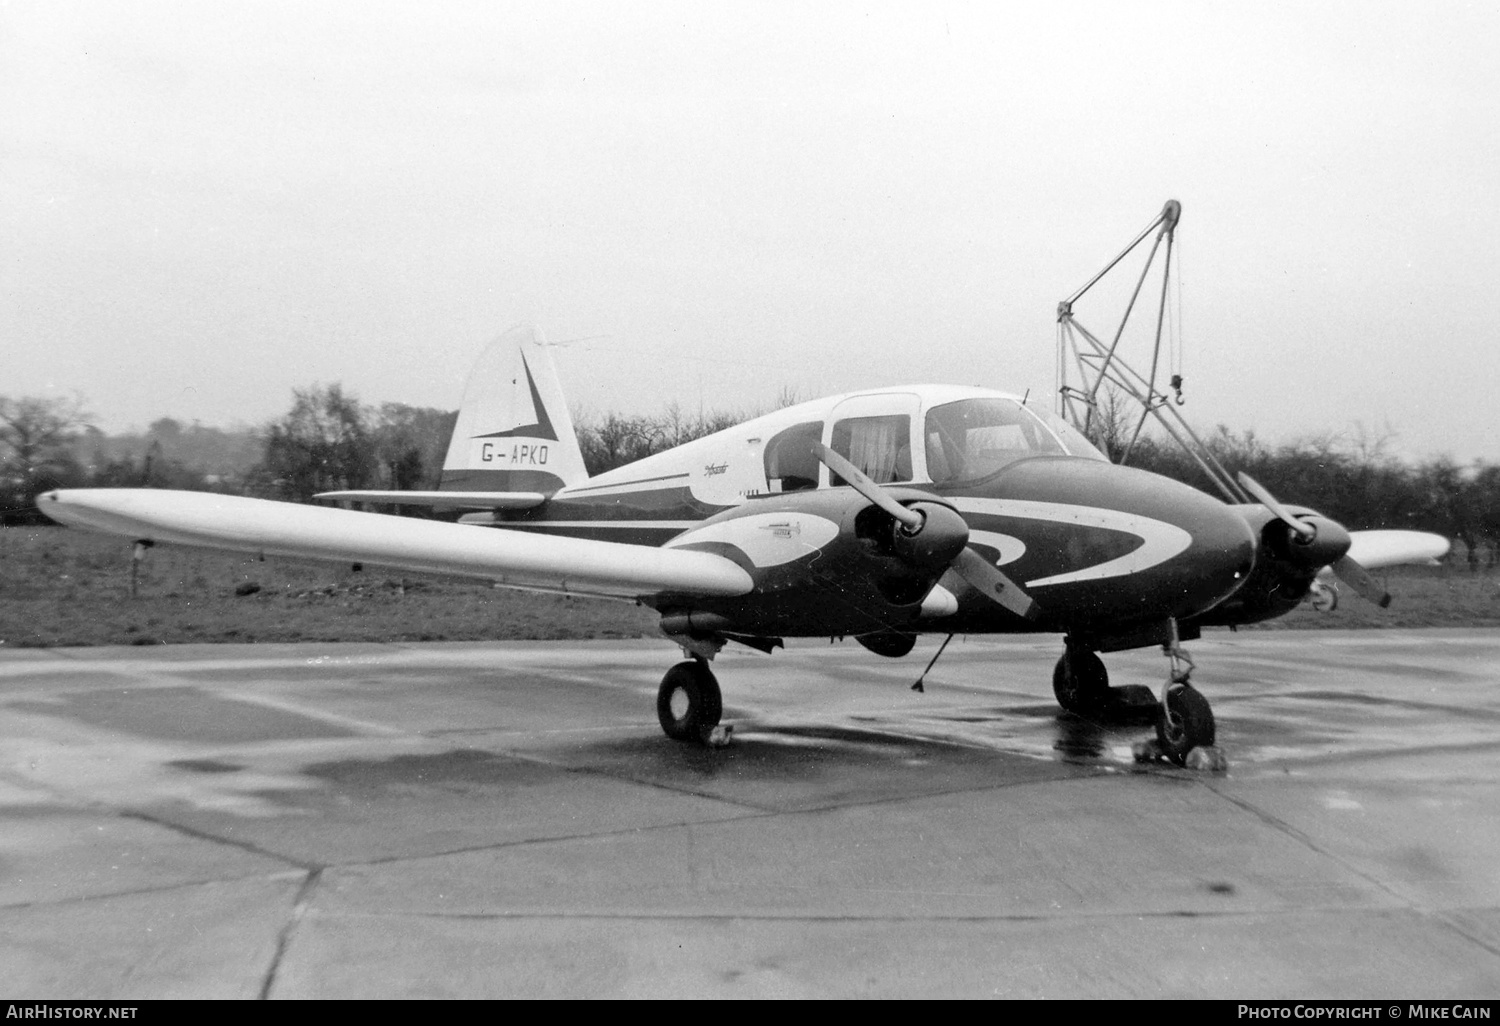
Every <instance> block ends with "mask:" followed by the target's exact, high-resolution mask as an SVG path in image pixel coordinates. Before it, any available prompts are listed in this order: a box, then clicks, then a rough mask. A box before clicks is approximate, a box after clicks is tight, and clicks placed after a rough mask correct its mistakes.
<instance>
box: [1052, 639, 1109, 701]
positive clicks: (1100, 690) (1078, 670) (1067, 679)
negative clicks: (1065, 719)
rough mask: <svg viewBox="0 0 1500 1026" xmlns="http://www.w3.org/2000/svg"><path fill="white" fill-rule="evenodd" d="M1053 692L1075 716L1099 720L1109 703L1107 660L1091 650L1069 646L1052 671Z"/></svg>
mask: <svg viewBox="0 0 1500 1026" xmlns="http://www.w3.org/2000/svg"><path fill="white" fill-rule="evenodd" d="M1052 693H1053V694H1054V695H1056V696H1057V704H1058V705H1060V706H1062V707H1063V709H1064V710H1065V711H1067V712H1070V713H1072V714H1073V715H1074V716H1082V717H1083V718H1084V719H1096V718H1098V717H1099V716H1100V715H1102V714H1103V712H1104V709H1105V706H1106V705H1107V704H1108V703H1109V671H1108V670H1106V669H1105V668H1104V660H1102V659H1100V658H1099V656H1098V655H1097V654H1096V653H1094V652H1092V651H1090V650H1089V649H1086V648H1078V647H1075V646H1073V645H1069V646H1067V648H1065V649H1063V654H1062V656H1061V657H1060V658H1059V659H1058V660H1057V667H1056V668H1055V669H1054V670H1053V671H1052Z"/></svg>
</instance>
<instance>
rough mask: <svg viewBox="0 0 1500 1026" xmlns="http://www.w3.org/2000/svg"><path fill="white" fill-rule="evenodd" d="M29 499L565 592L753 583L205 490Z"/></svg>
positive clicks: (607, 550)
mask: <svg viewBox="0 0 1500 1026" xmlns="http://www.w3.org/2000/svg"><path fill="white" fill-rule="evenodd" d="M37 506H38V508H40V509H41V511H42V512H43V513H45V514H47V516H49V517H51V518H52V519H53V520H56V521H59V522H60V523H64V524H71V525H73V526H76V527H82V528H85V529H88V530H92V531H100V532H103V533H105V534H117V535H121V536H122V537H126V538H132V539H136V540H150V541H161V542H175V543H177V544H180V545H197V546H204V547H207V548H214V549H228V550H230V551H233V552H249V553H255V554H263V555H268V556H270V555H275V556H299V557H303V558H309V559H329V560H336V561H340V562H354V563H371V564H374V565H377V566H389V567H396V568H399V569H403V570H417V571H427V572H433V573H444V574H459V575H462V576H465V577H479V578H483V579H485V580H492V581H497V582H499V583H501V584H507V585H514V586H516V587H525V588H541V589H544V590H548V591H559V592H565V593H569V594H585V595H615V596H631V597H635V596H645V595H655V594H660V593H663V592H683V593H687V594H693V595H743V594H745V593H747V592H749V591H750V590H751V588H752V587H753V586H754V585H753V582H752V580H751V578H750V575H749V574H748V573H746V572H745V571H744V570H743V569H741V568H740V567H739V566H738V565H737V564H735V563H734V562H733V561H731V560H728V559H725V558H724V557H723V556H717V555H714V554H713V553H711V552H697V551H684V550H681V549H658V548H651V547H649V546H644V545H624V544H621V543H619V542H604V541H589V540H585V539H580V538H558V537H552V536H548V535H538V534H525V533H522V532H520V531H506V530H500V529H495V528H490V527H476V526H470V525H464V524H449V523H442V522H439V521H434V520H416V519H412V518H408V517H391V516H384V515H382V514H379V513H360V512H356V511H354V510H346V509H327V508H322V507H317V506H299V505H296V504H293V503H289V502H271V501H268V500H266V499H246V498H241V497H239V496H233V495H214V494H211V493H208V492H177V491H167V490H158V489H152V488H77V489H64V490H61V491H55V492H48V493H46V494H45V495H42V496H39V497H38V498H37Z"/></svg>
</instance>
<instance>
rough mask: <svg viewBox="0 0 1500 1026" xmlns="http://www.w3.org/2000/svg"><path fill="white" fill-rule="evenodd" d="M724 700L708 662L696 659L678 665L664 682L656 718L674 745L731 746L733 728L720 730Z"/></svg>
mask: <svg viewBox="0 0 1500 1026" xmlns="http://www.w3.org/2000/svg"><path fill="white" fill-rule="evenodd" d="M723 715H724V699H723V696H722V695H721V694H720V692H719V682H718V680H717V679H716V678H715V677H714V675H713V671H712V670H710V669H709V668H708V660H706V659H703V658H701V657H694V658H692V659H688V660H686V661H684V662H680V663H678V664H677V665H676V666H674V667H672V668H671V669H670V670H668V671H667V675H666V676H665V677H663V678H662V679H661V687H660V688H659V689H658V690H657V692H656V717H657V719H659V720H661V729H662V730H664V731H666V734H667V737H669V738H671V739H672V740H674V741H698V742H701V743H703V744H706V745H708V746H710V747H712V748H722V747H723V746H724V745H727V744H728V743H729V734H730V732H731V731H732V730H733V729H734V728H733V727H721V726H719V718H720V717H721V716H723Z"/></svg>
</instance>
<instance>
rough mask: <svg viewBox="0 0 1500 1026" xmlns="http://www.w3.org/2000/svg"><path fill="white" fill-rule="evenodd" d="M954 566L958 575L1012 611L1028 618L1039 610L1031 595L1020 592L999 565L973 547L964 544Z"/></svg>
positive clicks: (1032, 616) (1017, 586) (1033, 616)
mask: <svg viewBox="0 0 1500 1026" xmlns="http://www.w3.org/2000/svg"><path fill="white" fill-rule="evenodd" d="M953 569H954V571H955V572H957V574H958V576H960V577H962V578H963V579H964V580H966V581H968V582H969V583H970V584H972V585H973V586H974V587H975V588H976V589H978V590H979V591H981V592H983V593H984V594H985V595H986V596H988V597H989V598H990V599H992V600H993V601H995V602H998V603H999V604H1000V605H1002V606H1004V607H1005V608H1006V609H1009V610H1010V611H1011V612H1012V613H1015V614H1016V615H1017V616H1024V617H1025V618H1026V619H1028V620H1031V619H1035V617H1036V615H1037V612H1038V611H1039V610H1038V609H1037V604H1036V602H1035V601H1034V600H1033V599H1032V597H1031V596H1030V595H1028V594H1026V593H1025V592H1024V591H1022V590H1021V586H1020V585H1018V584H1017V583H1016V582H1015V581H1012V580H1011V579H1010V578H1009V577H1007V576H1005V574H1003V573H1001V572H1000V568H999V567H997V566H995V565H994V564H992V563H991V562H990V561H989V560H987V559H985V558H984V557H983V556H981V555H980V554H979V553H978V552H977V551H976V550H975V549H974V547H973V546H966V547H965V548H964V550H963V551H962V552H960V553H959V554H958V557H957V558H956V559H954V561H953Z"/></svg>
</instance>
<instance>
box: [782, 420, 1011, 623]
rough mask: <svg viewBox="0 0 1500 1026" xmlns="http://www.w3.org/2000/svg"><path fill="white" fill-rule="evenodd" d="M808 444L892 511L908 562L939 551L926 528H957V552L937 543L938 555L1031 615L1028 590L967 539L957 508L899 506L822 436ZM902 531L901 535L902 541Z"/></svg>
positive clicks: (946, 531)
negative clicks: (830, 446)
mask: <svg viewBox="0 0 1500 1026" xmlns="http://www.w3.org/2000/svg"><path fill="white" fill-rule="evenodd" d="M811 448H812V453H813V455H814V456H816V457H817V458H818V460H819V461H821V462H822V463H823V465H824V466H826V467H827V468H828V469H829V470H831V471H833V472H834V473H835V474H837V475H838V476H839V477H841V478H843V479H844V480H845V481H847V482H848V483H849V485H850V487H852V488H853V489H854V490H855V491H857V492H859V494H861V495H863V496H864V497H865V498H866V499H869V500H870V502H872V503H874V504H875V505H876V506H879V507H880V508H881V509H882V510H884V511H885V512H886V513H888V514H890V515H891V517H892V518H893V519H894V520H895V521H896V523H897V524H898V525H899V527H898V528H897V532H898V548H900V549H901V550H903V552H904V553H905V554H907V556H908V558H910V559H911V560H912V561H913V562H918V563H920V562H923V559H922V556H923V555H924V554H926V553H932V554H936V552H937V551H939V548H938V546H937V544H936V542H937V539H936V538H934V539H932V540H931V541H928V540H926V539H924V538H923V536H924V535H925V534H929V533H931V534H934V535H937V536H939V537H942V538H943V539H944V540H945V541H947V540H949V539H952V540H955V541H956V540H957V539H955V538H954V535H955V534H959V536H960V537H961V538H962V541H961V542H959V543H958V545H957V552H956V553H954V554H953V555H951V556H950V555H948V552H950V551H952V550H951V549H949V548H948V547H947V546H946V545H945V546H942V549H941V551H942V552H943V556H944V557H945V558H946V559H948V560H949V562H948V566H949V567H951V568H952V570H953V571H954V572H955V573H957V574H958V575H959V576H960V577H962V578H963V579H964V580H966V581H968V582H969V584H971V585H973V586H974V588H975V589H977V590H978V591H980V592H982V593H984V595H986V596H987V597H988V598H989V599H991V600H992V601H994V602H996V603H997V604H999V605H1000V606H1002V607H1004V608H1005V609H1008V610H1010V611H1011V612H1012V613H1015V614H1016V615H1017V616H1022V617H1025V618H1027V619H1033V618H1035V617H1036V615H1037V612H1038V610H1037V604H1036V602H1035V601H1034V600H1033V599H1032V598H1031V596H1030V595H1028V594H1026V593H1025V592H1024V591H1022V590H1021V587H1020V585H1018V584H1016V582H1015V581H1012V580H1011V579H1010V578H1009V577H1007V576H1006V575H1005V574H1004V573H1002V572H1001V571H1000V568H999V567H997V566H995V565H993V564H992V563H991V562H990V561H989V560H987V559H985V558H984V556H983V555H981V554H980V553H979V551H978V550H977V549H975V548H974V547H973V546H972V545H970V544H968V540H969V536H968V525H967V524H965V523H964V521H963V518H962V517H960V516H959V515H958V514H957V513H956V512H954V511H953V510H951V509H949V508H948V507H947V506H940V505H938V504H936V503H915V504H913V505H912V506H903V505H902V504H901V503H900V502H898V501H896V498H895V497H894V496H893V495H891V494H890V493H889V492H887V491H886V490H885V489H884V488H882V487H880V485H878V484H876V483H875V482H874V481H873V480H871V479H870V477H869V475H868V474H866V473H864V472H863V471H862V470H860V469H859V468H858V467H856V466H855V465H854V464H852V463H850V462H849V461H848V460H847V459H845V458H844V457H843V456H840V455H839V454H838V453H836V452H834V451H833V450H832V449H830V448H828V446H826V445H824V444H823V443H821V442H813V443H812V446H811ZM937 520H941V521H942V524H941V526H939V525H938V524H937V523H935V522H933V521H937ZM953 521H956V525H955V524H954V523H952V522H953ZM901 536H904V542H903V539H902V537H901Z"/></svg>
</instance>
